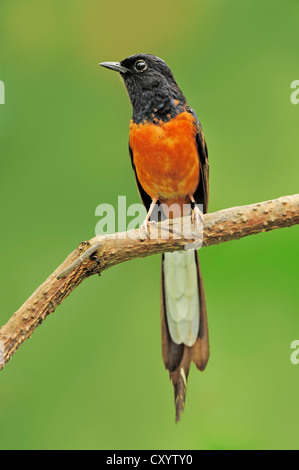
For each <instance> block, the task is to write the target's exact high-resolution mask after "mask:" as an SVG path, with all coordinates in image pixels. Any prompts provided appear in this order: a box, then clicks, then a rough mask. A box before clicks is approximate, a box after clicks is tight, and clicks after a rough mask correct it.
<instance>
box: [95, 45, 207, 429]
mask: <svg viewBox="0 0 299 470" xmlns="http://www.w3.org/2000/svg"><path fill="white" fill-rule="evenodd" d="M100 65H102V66H103V67H106V68H108V69H111V70H115V71H116V72H119V73H120V75H121V77H122V79H123V81H124V83H125V86H126V89H127V92H128V94H129V98H130V101H131V104H132V107H133V116H132V119H131V121H130V133H129V152H130V156H131V162H132V166H133V169H134V172H135V177H136V182H137V186H138V190H139V194H140V197H141V199H142V202H143V204H144V205H145V207H146V209H147V211H148V215H147V218H146V220H145V225H146V223H147V221H148V220H149V219H150V216H151V214H152V212H153V210H154V208H155V207H156V206H157V205H159V204H163V206H164V207H165V206H166V207H169V206H171V205H173V204H174V203H175V204H177V205H178V206H179V207H181V208H183V205H185V207H186V205H188V204H189V206H190V207H192V209H193V211H195V212H193V214H194V213H195V215H196V216H198V215H199V214H198V206H197V205H201V207H202V208H203V212H204V213H205V212H207V208H208V199H209V164H208V150H207V145H206V141H205V138H204V135H203V131H202V128H201V125H200V122H199V120H198V118H197V115H196V113H195V112H194V111H193V109H191V108H190V107H189V106H188V104H187V101H186V98H185V97H184V95H183V93H182V91H181V90H180V88H179V87H178V85H177V83H176V81H175V79H174V76H173V74H172V72H171V70H170V68H169V67H168V65H167V64H166V63H165V62H164V61H163V60H162V59H160V58H159V57H156V56H154V55H151V54H136V55H133V56H130V57H128V58H126V59H124V60H122V61H121V62H102V63H101V64H100ZM161 291H162V295H161V330H162V356H163V361H164V364H165V367H166V368H167V369H168V371H169V374H170V378H171V380H172V383H173V386H174V396H175V407H176V421H178V420H179V419H180V415H181V412H182V411H183V409H184V404H185V397H186V387H187V378H188V374H189V368H190V364H191V361H193V362H194V363H195V365H196V367H197V368H198V369H199V370H204V369H205V367H206V365H207V362H208V359H209V339H208V324H207V309H206V300H205V292H204V286H203V281H202V277H201V273H200V267H199V262H198V256H197V251H196V250H195V251H194V250H189V251H179V252H174V253H165V254H164V255H163V256H162V289H161Z"/></svg>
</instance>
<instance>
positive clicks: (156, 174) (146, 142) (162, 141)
mask: <svg viewBox="0 0 299 470" xmlns="http://www.w3.org/2000/svg"><path fill="white" fill-rule="evenodd" d="M196 132H197V129H196V125H195V119H194V117H193V116H192V114H190V113H188V112H183V113H181V114H179V115H177V116H176V117H175V118H173V119H171V120H170V121H168V122H158V123H157V124H154V123H150V122H146V123H144V124H135V123H134V122H133V121H131V123H130V147H131V149H132V152H133V161H134V165H135V168H136V172H137V177H138V180H139V181H140V184H141V186H142V187H143V189H144V190H145V191H146V192H147V193H148V194H149V195H150V196H151V198H152V199H154V198H157V199H160V200H172V199H180V198H183V197H186V196H187V195H189V194H192V195H193V194H194V192H195V190H196V188H197V186H198V182H199V158H198V152H197V145H196V141H195V136H196Z"/></svg>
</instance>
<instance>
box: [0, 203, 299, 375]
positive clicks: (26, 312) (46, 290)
mask: <svg viewBox="0 0 299 470" xmlns="http://www.w3.org/2000/svg"><path fill="white" fill-rule="evenodd" d="M182 222H183V223H184V232H183V236H180V237H178V236H177V234H178V233H179V232H180V229H181V223H182ZM188 222H190V217H185V218H184V219H174V220H173V221H164V222H162V223H161V224H158V225H157V224H155V223H151V224H149V231H150V236H149V238H147V237H145V233H144V231H143V230H142V229H137V230H130V231H129V232H123V233H117V234H113V235H106V236H102V237H95V238H92V239H91V240H89V241H88V242H82V243H80V245H79V246H78V248H76V249H75V250H74V251H73V252H72V253H71V254H70V255H69V256H68V257H67V258H66V260H65V261H64V262H63V263H62V264H61V265H60V266H59V267H58V268H57V269H56V271H54V273H53V274H51V276H50V277H48V279H47V280H46V281H45V282H44V283H43V284H42V285H41V286H40V287H39V288H38V289H37V290H36V291H35V292H34V293H33V294H32V295H31V297H30V298H29V299H28V300H27V301H26V302H25V303H24V305H22V307H21V308H20V309H19V310H18V311H17V312H15V313H14V314H13V315H12V317H11V318H10V320H8V322H7V323H6V324H5V325H4V326H3V327H2V328H1V329H0V370H1V369H3V367H4V366H5V364H7V362H8V361H9V360H10V359H11V358H12V356H13V355H14V353H15V352H16V351H17V349H18V348H19V347H20V346H21V344H22V343H24V341H25V340H26V339H28V338H30V336H31V335H32V333H33V332H34V330H35V329H36V328H37V327H38V326H39V325H40V324H41V323H42V322H43V321H44V320H45V318H46V317H47V316H48V315H49V314H50V313H52V312H54V310H55V309H56V307H57V306H58V305H59V304H61V302H62V301H63V299H64V298H65V297H67V296H68V295H69V294H70V293H71V292H72V291H73V290H74V289H75V288H76V287H77V286H78V285H79V284H80V283H81V282H82V281H83V280H84V279H86V278H88V277H89V276H92V275H93V274H99V275H101V273H102V271H104V270H106V269H108V268H110V267H111V266H114V265H116V264H119V263H122V262H124V261H128V260H130V259H134V258H140V257H146V256H149V255H153V254H158V253H164V252H167V251H177V250H182V249H184V247H185V246H186V245H187V246H189V247H190V246H191V245H188V244H190V243H194V244H195V245H196V246H197V247H198V246H204V247H206V246H210V245H216V244H219V243H223V242H227V241H230V240H237V239H239V238H242V237H246V236H248V235H253V234H257V233H260V232H267V231H270V230H274V229H278V228H283V227H290V226H292V225H296V224H299V194H295V195H293V196H284V197H281V198H279V199H275V200H272V201H266V202H261V203H258V204H252V205H249V206H241V207H233V208H230V209H224V210H221V211H219V212H214V213H210V214H205V215H204V227H203V233H194V227H192V226H191V225H190V223H189V224H188ZM185 227H187V230H185ZM161 234H162V235H161ZM158 235H160V237H159V236H158ZM167 237H168V238H167Z"/></svg>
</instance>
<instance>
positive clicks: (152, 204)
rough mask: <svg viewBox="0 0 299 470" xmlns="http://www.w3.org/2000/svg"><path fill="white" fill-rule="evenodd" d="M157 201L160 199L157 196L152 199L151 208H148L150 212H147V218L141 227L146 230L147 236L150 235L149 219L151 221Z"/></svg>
mask: <svg viewBox="0 0 299 470" xmlns="http://www.w3.org/2000/svg"><path fill="white" fill-rule="evenodd" d="M157 201H158V199H156V198H154V199H152V202H151V205H150V208H149V210H148V213H147V214H146V217H145V219H144V221H143V223H142V225H141V227H140V228H141V229H144V230H145V233H146V235H147V236H148V231H147V223H148V221H149V219H150V217H151V215H152V212H153V210H154V207H155V205H156V204H157Z"/></svg>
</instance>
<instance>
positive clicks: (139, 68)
mask: <svg viewBox="0 0 299 470" xmlns="http://www.w3.org/2000/svg"><path fill="white" fill-rule="evenodd" d="M135 69H136V70H137V72H144V71H145V70H146V69H147V65H146V63H145V62H144V60H137V62H136V64H135Z"/></svg>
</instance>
